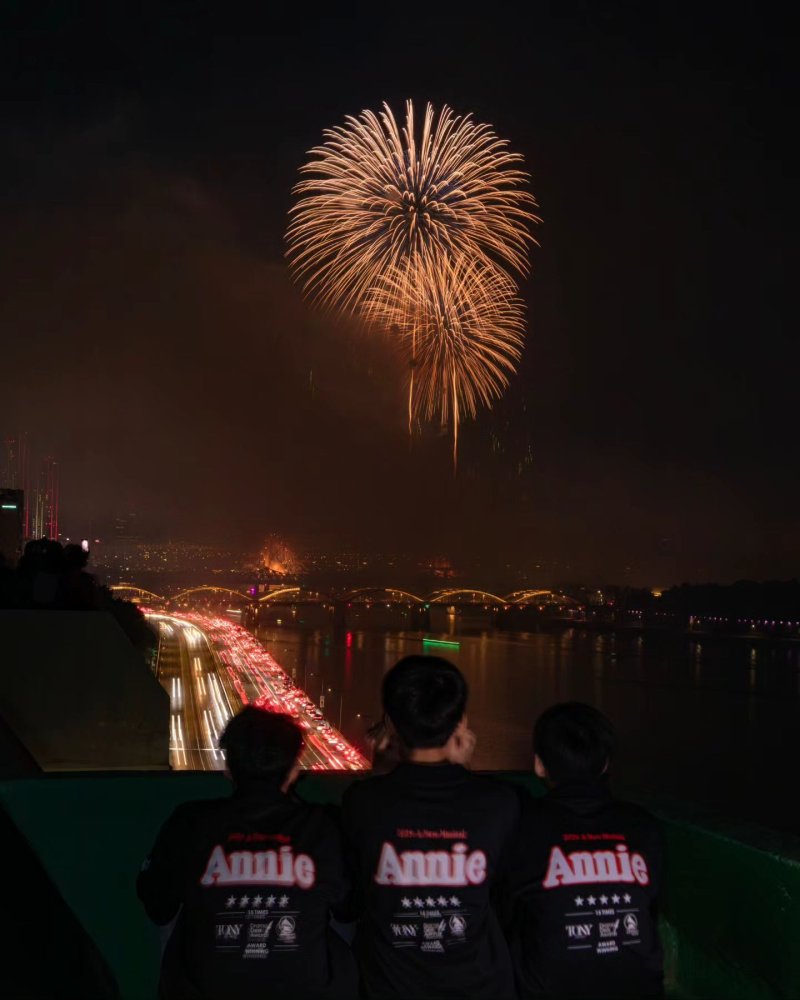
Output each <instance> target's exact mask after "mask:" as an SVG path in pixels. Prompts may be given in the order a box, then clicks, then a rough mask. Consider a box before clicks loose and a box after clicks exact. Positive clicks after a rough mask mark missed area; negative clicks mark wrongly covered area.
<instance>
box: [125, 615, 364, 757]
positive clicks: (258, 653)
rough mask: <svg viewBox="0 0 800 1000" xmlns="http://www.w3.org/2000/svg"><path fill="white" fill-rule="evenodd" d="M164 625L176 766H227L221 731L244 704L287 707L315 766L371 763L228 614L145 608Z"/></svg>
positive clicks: (162, 674) (163, 667)
mask: <svg viewBox="0 0 800 1000" xmlns="http://www.w3.org/2000/svg"><path fill="white" fill-rule="evenodd" d="M143 610H144V611H145V614H146V616H147V618H148V620H149V621H150V622H151V623H152V624H153V625H155V626H157V627H158V628H159V630H160V646H159V657H158V678H159V680H160V682H161V684H162V685H163V687H164V689H165V690H166V691H167V694H168V695H169V697H170V709H171V711H170V764H171V766H172V767H173V768H174V769H175V770H182V771H183V770H196V771H201V770H205V771H208V770H222V769H224V767H225V754H224V752H223V751H222V750H220V749H219V747H218V741H219V737H220V734H221V733H222V731H223V729H224V728H225V725H226V723H227V721H228V719H230V717H231V716H232V715H235V714H236V712H238V711H239V709H240V708H241V707H242V706H243V705H247V704H254V705H257V706H258V707H260V708H268V709H272V710H273V711H276V712H286V713H287V714H289V715H291V716H292V717H293V718H294V719H295V720H296V721H297V723H298V725H299V726H300V727H301V728H302V730H303V736H304V739H305V746H304V749H303V753H302V756H301V758H300V763H301V765H302V766H303V767H304V768H307V769H309V770H340V771H341V770H353V771H360V770H365V769H367V768H369V761H368V760H367V759H366V758H365V757H364V756H363V754H361V753H360V752H359V751H358V750H357V749H356V748H355V747H354V746H352V744H350V743H348V742H347V740H345V738H344V737H343V736H342V734H341V733H340V732H339V731H338V730H337V729H335V728H334V727H333V726H332V725H331V724H330V723H329V722H328V721H327V719H325V718H324V716H323V714H322V712H321V711H320V710H319V709H318V708H317V707H316V706H315V705H314V703H313V702H312V701H311V699H310V698H308V696H307V695H306V694H305V692H304V691H302V690H301V689H300V688H298V687H297V686H296V685H295V683H294V682H293V681H292V679H291V678H290V677H289V675H288V674H287V673H286V672H285V671H284V670H283V669H282V668H281V666H280V664H279V663H278V662H277V661H276V660H275V659H274V657H272V656H271V655H270V654H269V653H268V652H267V651H266V650H265V649H264V647H263V646H262V645H261V644H260V643H259V642H258V641H257V640H256V639H255V637H254V636H253V635H252V634H251V633H250V632H248V631H247V629H245V628H242V626H241V625H236V624H234V623H233V622H231V621H229V620H228V619H227V618H218V617H214V616H210V615H201V614H195V613H190V612H186V613H184V614H181V615H173V614H162V613H160V612H156V611H150V610H148V609H143Z"/></svg>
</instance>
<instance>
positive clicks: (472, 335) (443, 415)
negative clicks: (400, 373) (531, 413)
mask: <svg viewBox="0 0 800 1000" xmlns="http://www.w3.org/2000/svg"><path fill="white" fill-rule="evenodd" d="M368 307H369V312H370V315H371V316H372V319H373V321H374V322H376V323H377V324H378V325H379V326H380V327H382V328H384V329H390V330H394V331H396V332H397V333H398V334H399V335H400V336H401V338H402V340H403V344H404V346H405V349H406V352H407V355H408V358H409V362H410V365H409V367H410V370H411V378H412V379H413V380H414V383H415V386H416V391H415V393H414V394H413V396H410V397H409V398H410V400H411V404H410V405H411V414H410V416H411V418H412V420H413V418H414V417H418V418H420V419H423V420H437V419H438V420H439V422H440V423H441V424H442V425H447V424H451V425H452V428H453V462H454V464H455V462H456V458H457V452H458V428H459V424H460V422H461V420H462V419H463V417H464V416H465V415H468V416H471V417H474V416H475V414H476V412H477V409H478V407H479V406H487V407H490V406H491V404H492V401H493V400H494V399H496V398H497V397H499V396H500V395H501V393H502V392H503V390H504V389H505V387H506V386H507V385H508V379H509V376H510V375H511V373H512V372H514V370H515V368H516V364H517V362H518V361H519V358H520V354H521V352H522V343H523V333H524V318H523V317H524V314H523V307H522V302H521V301H520V299H519V298H518V296H517V294H516V287H515V285H514V283H513V282H512V281H511V279H510V278H509V277H508V276H507V275H506V274H504V273H503V272H502V271H500V270H498V269H497V268H495V267H489V266H487V265H486V264H484V263H483V262H481V261H473V260H468V259H466V258H464V257H461V258H458V259H456V260H455V261H449V260H445V261H442V263H441V265H440V267H439V268H437V269H436V270H428V269H422V270H421V271H420V272H419V273H418V274H410V273H409V270H408V268H406V267H395V268H392V269H390V270H389V272H388V273H387V274H386V275H385V276H384V278H383V280H382V281H381V283H380V284H379V285H377V286H376V287H375V288H374V289H373V291H372V294H371V296H370V299H369V302H368Z"/></svg>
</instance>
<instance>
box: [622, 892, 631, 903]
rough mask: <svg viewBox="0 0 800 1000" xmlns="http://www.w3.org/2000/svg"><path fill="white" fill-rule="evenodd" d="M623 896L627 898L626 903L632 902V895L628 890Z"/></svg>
mask: <svg viewBox="0 0 800 1000" xmlns="http://www.w3.org/2000/svg"><path fill="white" fill-rule="evenodd" d="M622 898H623V899H624V900H625V902H626V903H630V901H631V897H630V896H629V895H628V893H627V892H626V893H625V895H624V896H623V897H622Z"/></svg>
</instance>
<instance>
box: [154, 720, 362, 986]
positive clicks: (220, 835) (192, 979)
mask: <svg viewBox="0 0 800 1000" xmlns="http://www.w3.org/2000/svg"><path fill="white" fill-rule="evenodd" d="M220 746H221V747H222V748H223V749H224V750H225V751H226V754H227V770H228V772H229V775H230V777H231V778H232V780H233V785H234V790H233V795H231V796H228V797H227V798H224V799H212V800H208V801H202V802H187V803H185V804H184V805H181V806H178V808H177V809H176V810H175V812H174V813H173V814H172V816H170V818H169V819H168V820H167V822H166V823H165V824H164V826H163V827H162V829H161V832H160V833H159V835H158V838H157V839H156V842H155V846H154V847H153V849H152V851H151V852H150V855H149V856H148V857H147V859H146V860H145V862H144V865H143V866H142V870H141V872H140V874H139V877H138V879H137V890H138V893H139V898H140V899H141V901H142V903H143V904H144V907H145V910H146V911H147V914H148V916H149V917H150V918H151V919H152V920H153V921H154V922H155V923H157V924H161V925H164V924H168V923H170V921H172V920H173V919H174V918H175V917H176V916H177V922H176V924H175V927H174V929H173V931H172V934H171V936H170V939H169V942H168V943H167V947H166V951H165V953H164V958H163V961H162V966H161V982H160V987H159V994H160V996H161V997H162V998H163V1000H173V998H175V1000H211V998H214V1000H217V998H219V1000H235V998H245V997H246V998H247V1000H252V998H253V997H263V998H265V1000H272V998H275V997H293V998H294V1000H296V998H299V997H304V998H305V997H318V998H323V997H324V998H333V997H342V998H345V997H347V998H349V997H352V996H353V995H354V994H355V993H356V992H357V985H356V974H355V963H354V961H353V958H352V955H351V953H350V951H349V949H348V948H347V947H346V945H345V944H344V942H343V941H342V940H341V938H339V937H338V936H337V935H335V934H334V933H333V932H331V931H330V930H329V926H328V923H329V914H330V911H331V909H333V908H334V907H336V906H337V905H340V904H341V903H342V901H343V899H344V897H345V896H346V893H347V883H346V880H345V876H344V865H343V855H342V845H341V837H340V834H339V831H338V828H337V825H336V824H335V823H334V822H333V820H332V819H331V817H330V815H329V814H328V812H327V810H325V809H324V808H323V807H321V806H312V805H307V804H306V803H304V802H301V801H300V800H299V799H294V798H291V797H290V796H289V795H288V794H287V793H288V791H289V789H290V787H291V785H292V784H293V782H294V780H295V778H296V777H297V774H298V771H299V766H298V758H299V755H300V752H301V750H302V746H303V737H302V734H301V731H300V729H299V727H298V726H297V725H296V724H295V723H294V722H293V721H292V719H291V718H289V716H287V715H281V714H278V713H275V712H268V711H264V710H262V709H258V708H255V707H252V706H249V707H247V708H245V709H243V710H242V711H241V712H240V713H239V714H238V715H237V716H235V717H234V718H233V719H231V720H230V722H229V723H228V725H227V727H226V728H225V732H224V733H223V734H222V737H221V739H220Z"/></svg>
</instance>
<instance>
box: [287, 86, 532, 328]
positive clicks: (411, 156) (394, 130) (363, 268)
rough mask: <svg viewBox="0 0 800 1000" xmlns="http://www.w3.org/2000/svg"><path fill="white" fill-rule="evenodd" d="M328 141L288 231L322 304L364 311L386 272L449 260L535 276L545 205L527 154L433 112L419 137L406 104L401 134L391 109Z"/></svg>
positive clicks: (336, 131) (466, 120) (306, 170)
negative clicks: (538, 226) (532, 184)
mask: <svg viewBox="0 0 800 1000" xmlns="http://www.w3.org/2000/svg"><path fill="white" fill-rule="evenodd" d="M325 140H326V141H325V142H324V143H323V144H322V145H321V146H317V147H316V148H314V149H312V150H311V154H310V155H311V157H313V158H312V159H311V161H310V162H309V163H306V164H305V165H304V166H303V167H302V168H301V172H302V173H303V174H305V175H308V176H307V178H306V179H304V180H301V181H300V182H299V183H298V184H297V185H296V186H295V189H294V191H295V194H297V195H298V196H299V197H298V201H297V202H296V204H295V205H294V207H293V208H292V210H291V219H290V224H289V229H288V232H287V240H288V243H289V259H290V261H291V264H292V267H293V270H294V273H295V275H296V277H297V278H298V279H299V280H300V281H301V283H302V285H303V288H304V290H305V292H306V293H307V294H308V295H309V296H310V297H311V298H313V299H314V300H315V301H317V302H318V303H320V304H321V305H324V306H334V307H336V308H341V309H345V310H349V311H359V310H360V309H361V308H363V304H364V301H365V299H366V298H367V296H368V295H369V291H370V289H371V288H372V287H373V286H374V285H375V284H376V283H378V282H379V280H380V279H381V277H382V276H383V275H385V274H386V272H387V271H388V270H389V268H391V267H396V266H400V265H402V264H403V263H404V262H410V261H413V262H414V264H415V265H416V266H418V267H419V266H423V267H426V268H430V269H435V268H437V267H438V266H439V263H440V261H441V258H442V256H443V255H446V256H447V257H450V258H457V257H460V256H462V255H466V256H467V257H468V258H469V259H472V260H480V261H483V262H484V263H486V264H490V263H494V262H497V263H499V264H501V265H502V266H503V267H507V268H510V269H512V270H514V271H517V272H519V273H520V274H526V273H527V270H528V253H527V250H528V243H529V242H530V241H531V236H530V233H529V229H528V225H529V223H530V222H534V221H538V220H537V218H536V216H535V215H534V214H533V213H532V211H531V209H532V208H533V207H535V204H536V203H535V201H534V199H533V196H532V195H531V194H529V193H528V192H527V191H526V190H525V189H524V187H523V185H524V184H525V183H526V181H527V179H528V175H527V174H526V173H525V172H524V171H523V170H521V169H519V164H520V163H521V162H522V157H521V156H520V155H519V154H518V153H513V152H511V151H510V150H509V149H508V144H507V143H506V142H505V141H504V140H502V139H499V138H498V137H497V135H496V134H495V132H494V131H493V130H492V128H491V126H489V125H481V124H478V123H476V122H475V121H473V120H472V118H471V116H469V115H465V116H461V117H459V116H457V115H455V114H454V113H453V112H452V111H451V110H450V108H448V107H444V108H442V110H441V111H440V112H439V114H438V116H437V115H436V114H435V112H434V109H433V107H432V106H431V105H430V104H428V105H427V107H426V109H425V114H424V117H423V122H422V129H421V130H419V129H418V128H417V125H416V122H415V118H414V107H413V104H412V102H411V101H408V102H407V103H406V116H405V124H404V125H403V126H402V127H401V126H400V125H399V124H398V122H397V120H396V119H395V117H394V115H393V113H392V111H391V109H390V108H389V107H388V105H384V110H383V111H382V112H380V113H379V114H375V113H374V112H372V111H363V112H361V114H360V115H357V116H349V117H347V118H346V119H345V124H344V125H343V126H340V127H338V128H333V129H329V130H327V131H326V132H325Z"/></svg>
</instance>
